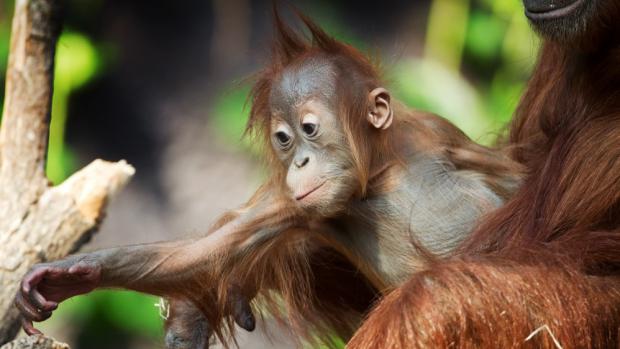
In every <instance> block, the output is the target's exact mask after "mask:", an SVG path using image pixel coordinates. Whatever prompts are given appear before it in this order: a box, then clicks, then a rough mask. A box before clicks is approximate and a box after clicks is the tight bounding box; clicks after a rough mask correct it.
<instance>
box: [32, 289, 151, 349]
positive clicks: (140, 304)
mask: <svg viewBox="0 0 620 349" xmlns="http://www.w3.org/2000/svg"><path fill="white" fill-rule="evenodd" d="M158 301H159V299H158V298H157V297H154V296H148V295H144V294H140V293H136V292H131V291H119V290H100V291H95V292H93V293H90V294H88V295H84V296H81V297H74V298H70V299H68V300H66V301H65V302H63V303H62V304H61V305H60V306H59V307H58V309H57V310H56V311H55V312H54V317H53V318H52V320H50V321H47V322H44V323H42V324H41V326H40V327H41V329H42V330H44V331H45V330H46V329H50V328H53V327H56V326H58V325H59V324H63V323H64V324H67V323H82V324H88V323H94V324H97V323H99V324H114V325H115V326H118V327H120V328H122V329H123V330H124V331H127V332H130V333H133V334H135V335H138V336H143V337H146V338H152V339H161V337H162V333H163V331H162V324H163V322H162V321H163V320H162V318H161V316H160V314H159V310H158V308H156V307H155V304H156V303H158ZM96 330H97V331H100V332H103V333H106V332H108V331H106V328H102V327H101V326H99V327H97V328H96Z"/></svg>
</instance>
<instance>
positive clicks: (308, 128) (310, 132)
mask: <svg viewBox="0 0 620 349" xmlns="http://www.w3.org/2000/svg"><path fill="white" fill-rule="evenodd" d="M301 129H302V130H303V131H304V133H305V134H306V136H308V137H314V136H316V134H317V132H318V131H319V125H317V124H315V123H312V122H304V123H303V124H301Z"/></svg>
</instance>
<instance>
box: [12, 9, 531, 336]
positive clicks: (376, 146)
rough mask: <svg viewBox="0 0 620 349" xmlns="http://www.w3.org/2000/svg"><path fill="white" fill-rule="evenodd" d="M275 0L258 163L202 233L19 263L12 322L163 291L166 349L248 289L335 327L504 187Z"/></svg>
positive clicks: (491, 165)
mask: <svg viewBox="0 0 620 349" xmlns="http://www.w3.org/2000/svg"><path fill="white" fill-rule="evenodd" d="M301 17H302V19H303V21H304V22H305V24H306V26H307V27H308V29H309V30H310V32H311V35H312V41H311V42H308V40H305V39H303V38H302V37H301V36H300V35H298V34H296V33H295V32H293V31H292V30H291V29H289V28H288V27H287V26H285V25H284V24H283V23H282V21H281V20H280V19H279V17H278V16H277V14H276V21H275V24H276V25H275V30H276V38H275V41H274V45H273V54H272V58H271V61H270V63H269V64H268V66H267V67H266V68H265V69H264V70H263V71H262V72H261V73H260V75H259V76H258V78H257V81H256V84H255V85H254V88H253V90H252V95H251V98H252V99H251V102H252V109H251V114H250V118H249V122H248V131H249V132H251V133H252V134H253V135H254V136H255V137H256V138H257V139H258V140H259V141H260V142H262V144H263V145H265V151H264V155H265V158H266V161H267V166H268V168H269V170H270V176H269V178H268V179H267V180H266V182H265V183H264V184H263V185H262V186H261V187H260V188H259V189H258V191H257V192H256V193H255V194H254V195H253V197H252V198H251V199H250V200H249V201H248V202H247V203H246V204H245V205H244V206H243V207H241V208H240V209H238V210H235V211H231V212H230V213H228V214H226V215H225V216H224V217H222V218H221V219H220V220H219V221H218V222H217V223H216V224H215V226H214V228H213V229H211V231H210V232H209V233H208V234H206V235H205V236H203V237H199V238H195V239H190V240H181V241H173V242H162V243H153V244H144V245H136V246H128V247H119V248H111V249H105V250H101V251H96V252H93V253H86V254H77V255H73V256H70V257H68V258H66V259H64V260H60V261H54V262H49V263H44V264H40V265H37V266H35V267H34V268H33V269H32V270H31V271H30V272H29V273H28V274H27V275H26V276H25V277H24V279H23V282H22V287H21V291H20V293H19V294H18V296H17V306H18V307H19V308H20V309H21V311H22V313H23V316H24V322H23V325H24V328H25V329H26V331H27V332H28V333H31V334H32V333H35V332H37V330H36V329H35V328H34V327H33V325H32V321H42V320H45V319H46V318H48V317H49V316H50V315H51V312H52V311H53V310H54V309H55V308H56V306H57V304H58V303H59V302H61V301H63V300H65V299H67V298H69V297H73V296H75V295H79V294H84V293H87V292H90V291H92V290H93V289H95V288H102V287H106V288H109V287H116V288H125V289H130V290H136V291H139V292H145V293H150V294H154V295H159V296H163V297H168V298H169V299H171V304H172V309H171V318H170V320H169V321H168V323H167V330H168V333H167V335H166V342H167V346H168V347H169V348H203V347H207V346H208V338H209V336H210V334H211V333H215V334H217V335H218V337H220V338H223V336H225V335H226V334H227V333H228V331H230V330H232V320H231V316H232V318H233V319H235V321H236V322H237V323H238V324H239V325H240V326H241V327H244V328H246V329H249V330H251V329H253V328H254V318H253V314H252V311H251V308H250V305H249V304H248V302H247V301H246V299H255V298H257V297H259V298H260V299H261V300H263V301H264V302H265V303H264V304H266V306H267V309H268V310H269V311H271V312H272V313H274V314H275V315H278V314H279V315H280V316H281V317H282V318H286V320H287V323H288V324H289V325H290V326H291V327H292V328H293V330H295V331H296V333H297V334H298V335H299V336H300V337H302V338H305V339H307V340H313V339H316V338H319V337H321V338H322V339H325V338H328V341H329V338H334V336H333V335H334V334H336V335H340V336H341V337H342V338H348V337H349V336H350V335H351V334H352V331H354V330H355V328H357V326H359V324H360V320H361V315H363V313H364V312H365V311H366V310H367V309H368V307H369V306H370V305H371V303H372V301H373V300H374V298H375V297H376V296H380V295H381V294H382V293H384V292H386V291H389V290H391V289H393V288H394V287H396V286H398V285H400V284H402V283H403V282H405V281H406V280H407V279H408V278H409V277H410V275H412V273H414V272H416V271H420V270H421V269H422V268H424V267H425V265H426V263H427V262H428V260H429V258H435V257H442V256H446V255H450V253H451V251H453V249H454V248H455V247H456V246H457V245H458V244H459V243H460V242H461V241H462V240H463V238H464V237H465V236H466V235H467V234H468V233H469V232H470V231H471V230H472V228H473V227H474V226H475V224H476V223H477V221H478V220H479V219H480V217H481V216H482V215H484V214H485V213H487V212H489V211H491V210H493V209H495V208H497V207H498V206H500V205H502V203H503V202H504V200H505V199H506V198H507V197H508V196H510V194H511V193H512V192H513V191H514V190H515V189H516V188H517V186H518V184H519V182H520V177H521V168H520V167H519V165H517V164H516V163H515V162H513V161H512V160H511V159H510V158H509V157H507V156H506V155H505V154H503V153H500V152H498V151H493V150H490V149H488V148H486V147H483V146H480V145H477V144H475V143H474V142H472V141H471V140H470V139H469V138H468V137H467V136H465V134H463V133H462V132H461V131H459V130H458V129H457V128H456V127H455V126H453V125H451V124H450V123H449V122H448V121H446V120H444V119H442V118H440V117H438V116H435V115H431V114H427V113H421V112H415V111H411V110H409V109H407V108H405V107H403V106H401V105H400V104H399V103H397V102H396V101H394V100H393V99H392V96H391V95H390V92H389V91H388V90H387V89H386V88H384V87H382V86H383V85H382V83H381V80H380V77H379V75H378V72H377V70H376V69H375V67H374V66H373V65H372V64H371V63H370V61H369V60H368V59H367V58H365V57H364V56H363V55H362V54H360V53H359V52H358V51H357V50H355V49H354V48H352V47H351V46H349V45H346V44H343V43H340V42H338V41H336V40H334V39H333V38H331V37H329V36H328V35H326V34H325V33H324V32H323V31H322V30H320V29H319V28H318V27H317V26H316V25H315V24H313V23H312V22H311V21H309V20H308V19H306V18H305V17H303V16H301Z"/></svg>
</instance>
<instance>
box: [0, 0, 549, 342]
mask: <svg viewBox="0 0 620 349" xmlns="http://www.w3.org/2000/svg"><path fill="white" fill-rule="evenodd" d="M66 3H67V7H66V14H65V30H64V32H63V34H62V36H61V38H60V41H59V47H58V51H57V67H56V82H55V95H54V101H53V116H52V127H51V137H50V152H49V159H48V174H49V176H50V178H51V179H52V180H53V181H54V182H61V181H62V180H63V179H64V178H66V177H67V176H68V175H69V174H70V173H72V172H73V171H75V170H76V169H78V168H80V167H82V166H84V165H85V164H87V163H88V162H90V161H91V160H92V159H94V158H97V157H100V158H104V159H108V160H118V159H127V160H128V161H129V162H130V163H131V164H133V165H134V166H135V167H136V169H137V174H136V176H135V177H134V179H133V181H132V182H131V184H130V185H129V187H128V188H127V189H126V190H125V191H123V193H122V194H121V195H119V196H118V197H117V198H115V200H114V201H113V202H112V203H111V205H110V207H109V212H108V216H107V219H106V220H105V222H104V224H103V226H102V229H101V230H100V232H99V233H98V234H97V235H96V236H95V237H94V239H93V240H92V241H91V242H90V243H89V244H88V245H87V246H86V247H85V249H87V250H91V249H95V248H100V247H106V246H113V245H120V244H130V243H140V242H148V241H156V240H163V239H172V238H177V237H182V236H188V235H192V234H198V233H200V232H203V231H205V230H206V228H207V227H208V226H209V225H210V224H211V223H212V222H213V221H214V220H215V218H216V217H217V216H218V215H219V214H221V213H222V212H223V211H224V210H226V209H229V208H233V207H235V206H237V205H239V204H240V203H242V202H243V201H244V200H245V199H247V198H248V196H249V195H250V194H251V193H252V191H253V190H254V189H255V188H256V186H257V184H258V183H259V182H260V180H261V176H262V173H263V171H262V169H261V168H260V166H259V162H258V160H257V158H256V154H255V153H254V152H253V149H252V147H251V145H250V144H249V143H248V142H245V141H243V140H242V139H241V135H242V132H243V128H244V123H245V118H246V110H244V102H245V98H246V95H247V92H248V86H249V85H248V83H247V81H246V80H245V78H246V77H248V76H249V75H250V74H251V73H252V72H254V71H256V70H257V69H259V68H260V67H261V64H262V63H263V62H265V59H266V58H267V54H268V52H269V44H270V37H271V19H272V17H271V2H270V1H250V0H212V1H208V0H179V1H170V0H142V1H140V0H105V1H104V0H68V1H66ZM291 3H293V4H294V5H295V6H297V7H298V8H300V9H301V10H302V11H303V12H305V13H306V14H308V15H309V16H311V17H312V18H314V19H315V20H316V21H317V22H318V23H319V24H320V25H321V26H323V27H324V28H325V29H326V30H327V31H328V32H329V33H331V34H332V35H334V36H335V37H337V38H338V39H341V40H344V41H346V42H349V43H351V44H353V45H354V46H356V47H358V48H360V49H361V50H363V51H365V52H367V53H369V54H371V55H373V56H376V57H379V58H380V59H381V61H382V62H383V69H384V71H385V72H386V81H387V84H388V86H387V87H389V88H390V89H391V90H392V91H393V93H394V95H395V96H396V97H397V98H398V99H400V100H402V101H403V102H405V103H406V104H408V105H410V106H412V107H415V108H418V109H424V110H430V111H433V112H436V113H439V114H440V115H442V116H445V117H447V118H448V119H450V120H452V121H453V122H455V123H456V124H457V125H458V126H459V127H461V128H463V129H464V130H465V131H466V132H467V133H468V134H469V135H470V136H471V137H473V138H474V139H476V140H478V141H480V142H483V143H491V142H493V140H494V139H495V138H496V137H497V136H498V135H500V134H501V130H502V127H503V125H505V123H506V122H507V121H508V120H509V119H510V116H511V114H512V111H513V109H514V106H515V105H516V103H517V101H518V98H519V95H520V93H521V91H522V89H523V86H524V82H525V79H526V78H527V76H528V75H529V72H530V69H531V66H532V64H533V61H534V59H535V57H536V52H537V48H538V41H537V40H536V38H535V37H534V35H533V34H532V32H531V30H530V28H529V27H528V25H527V22H526V20H525V18H524V16H523V14H522V12H523V10H522V8H521V4H520V2H519V1H517V0H502V1H496V0H417V1H409V0H384V1H381V2H380V1H372V2H364V1H334V0H332V1H327V0H325V1H291ZM12 8H13V1H11V0H0V80H2V84H1V85H0V92H2V95H3V93H4V82H3V81H4V72H5V69H6V59H7V53H8V44H9V35H10V20H11V15H12ZM283 8H284V9H285V15H284V17H285V18H287V19H288V21H289V23H293V22H294V17H293V16H292V15H291V14H290V11H286V6H283ZM1 104H2V96H0V105H1ZM156 302H157V299H156V298H154V297H149V296H143V295H139V294H135V293H131V292H116V291H114V292H113V291H99V292H95V293H93V294H91V295H88V296H82V297H77V298H74V299H72V300H69V301H67V302H65V303H63V304H62V305H61V307H60V309H59V310H58V311H57V312H56V313H55V315H54V316H53V317H52V318H51V319H50V320H48V321H46V322H45V323H43V324H41V325H39V327H40V328H42V329H43V330H44V331H46V333H48V334H50V335H52V336H54V337H56V338H58V339H60V340H63V341H66V342H68V343H70V344H71V345H72V348H74V349H85V348H88V349H98V348H117V349H122V348H135V349H137V348H162V347H163V344H162V343H163V341H162V339H161V337H162V329H161V323H162V320H161V318H160V316H159V315H158V310H157V308H156V307H155V306H154V303H156ZM268 325H269V321H268V320H267V326H268ZM258 332H259V333H258V334H256V335H253V336H250V337H248V336H243V338H242V340H241V342H240V343H241V347H242V348H259V347H260V348H262V347H268V348H276V347H277V348H287V347H290V346H291V343H290V342H288V341H287V340H286V334H285V333H284V332H283V331H281V330H277V329H276V330H274V331H273V333H274V338H273V340H274V343H270V342H268V341H266V340H265V338H264V335H263V334H261V331H258Z"/></svg>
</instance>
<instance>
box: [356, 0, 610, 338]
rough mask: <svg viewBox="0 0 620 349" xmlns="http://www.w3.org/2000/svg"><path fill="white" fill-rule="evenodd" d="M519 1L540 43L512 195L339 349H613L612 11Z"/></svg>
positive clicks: (515, 137)
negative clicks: (520, 179) (521, 173)
mask: <svg viewBox="0 0 620 349" xmlns="http://www.w3.org/2000/svg"><path fill="white" fill-rule="evenodd" d="M524 4H525V13H526V15H527V17H528V18H529V20H530V22H531V23H532V25H533V27H534V28H535V29H536V30H537V31H538V32H539V33H540V34H541V36H542V37H543V39H544V43H543V47H542V51H541V53H540V58H539V61H538V64H537V67H536V69H535V71H534V74H533V76H532V78H531V80H530V83H529V85H528V88H527V91H526V93H525V95H524V96H523V99H522V101H521V104H520V106H519V108H518V110H517V113H516V116H515V119H514V121H513V123H512V126H511V129H510V139H509V146H511V147H513V148H514V151H513V156H514V158H515V159H517V160H518V161H519V162H520V163H522V164H524V165H525V166H526V168H527V173H528V174H527V176H526V178H525V180H524V185H523V186H522V187H521V188H520V189H519V190H518V191H517V192H516V194H515V195H514V197H513V198H512V199H511V200H509V201H508V202H507V204H506V205H504V206H503V207H502V208H500V209H498V210H497V211H495V212H494V213H493V214H491V215H490V217H488V219H486V220H485V221H484V222H483V224H481V225H480V226H479V227H477V229H476V230H475V231H474V232H473V233H472V234H471V235H470V236H468V237H467V238H466V239H465V240H464V242H463V244H462V245H461V246H460V248H459V258H454V259H452V260H449V261H443V262H439V263H437V264H435V265H432V266H430V267H429V268H428V269H427V270H426V271H425V272H422V273H419V274H416V275H415V276H414V277H413V278H412V279H411V280H410V281H408V282H407V283H406V284H405V285H404V286H402V287H400V288H399V289H398V290H397V291H395V292H394V293H392V294H390V295H389V296H388V297H387V298H386V299H385V300H384V301H382V302H381V304H380V305H379V306H378V307H377V308H376V309H375V310H374V311H373V313H372V314H371V315H370V317H369V318H368V320H367V321H366V322H365V323H364V325H363V326H362V327H361V328H360V330H359V331H358V332H357V334H356V335H355V337H354V338H353V340H352V341H351V343H350V344H349V347H350V348H401V347H407V348H435V347H454V348H474V347H489V348H515V347H519V348H521V347H532V348H561V347H564V348H617V347H618V346H619V345H620V340H619V338H618V333H619V331H620V279H619V278H618V276H619V274H618V273H619V271H620V268H619V267H620V21H619V20H618V18H620V1H617V0H589V1H588V0H524ZM528 338H529V339H528Z"/></svg>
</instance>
